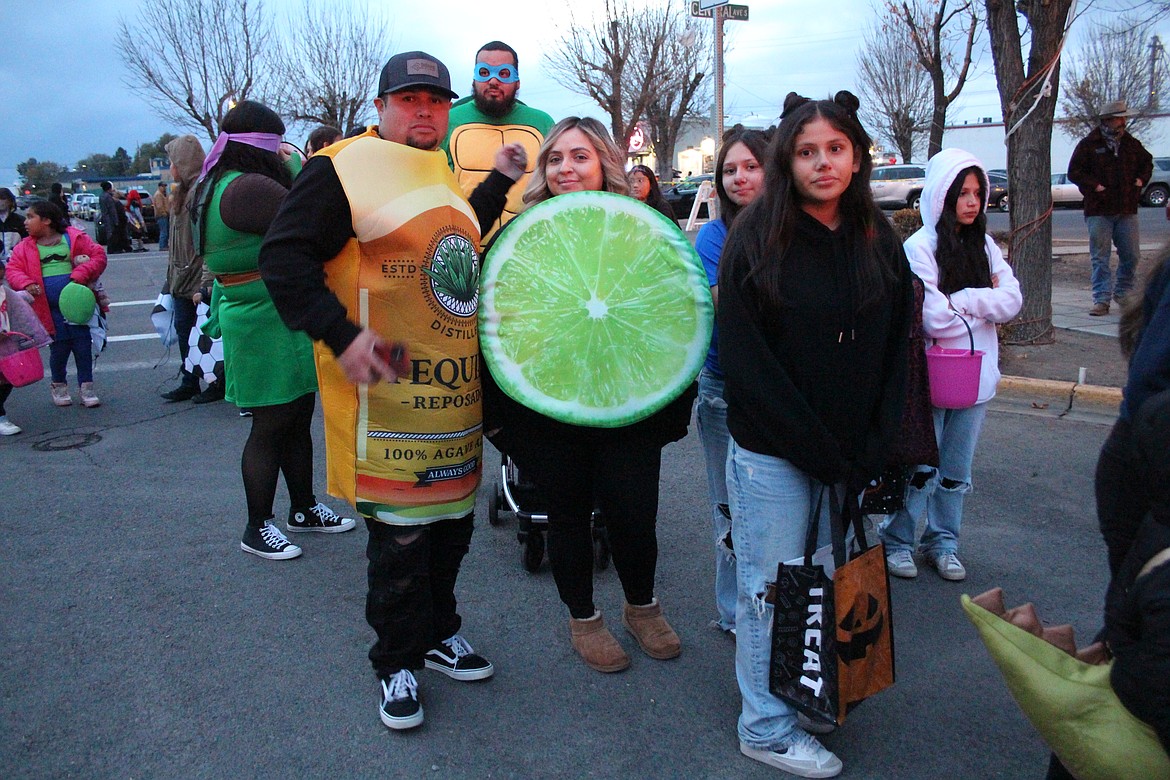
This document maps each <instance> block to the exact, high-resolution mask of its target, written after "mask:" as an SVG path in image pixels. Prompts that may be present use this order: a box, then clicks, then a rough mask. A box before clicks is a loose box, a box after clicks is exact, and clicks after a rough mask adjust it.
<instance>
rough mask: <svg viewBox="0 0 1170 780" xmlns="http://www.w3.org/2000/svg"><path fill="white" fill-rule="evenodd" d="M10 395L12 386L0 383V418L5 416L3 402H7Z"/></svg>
mask: <svg viewBox="0 0 1170 780" xmlns="http://www.w3.org/2000/svg"><path fill="white" fill-rule="evenodd" d="M10 395H12V385H10V384H8V383H6V382H0V417H3V416H4V415H5V411H4V402H5V401H7V400H8V396H10Z"/></svg>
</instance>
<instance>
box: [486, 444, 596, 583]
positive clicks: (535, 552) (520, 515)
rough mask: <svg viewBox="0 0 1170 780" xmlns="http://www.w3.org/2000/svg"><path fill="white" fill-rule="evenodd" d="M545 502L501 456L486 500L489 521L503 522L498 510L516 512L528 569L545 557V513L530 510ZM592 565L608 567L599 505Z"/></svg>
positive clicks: (508, 461)
mask: <svg viewBox="0 0 1170 780" xmlns="http://www.w3.org/2000/svg"><path fill="white" fill-rule="evenodd" d="M546 503H547V502H545V500H544V498H543V497H542V496H541V494H540V492H539V491H538V490H537V489H536V485H534V484H533V483H532V482H529V481H527V480H525V479H524V477H523V475H522V474H521V473H520V469H519V468H517V466H516V464H515V463H514V462H513V461H512V459H511V458H509V457H507V456H504V458H503V463H502V464H501V465H500V479H499V481H498V482H496V483H495V484H494V485H493V489H492V496H491V499H490V501H489V503H488V522H490V523H491V524H492V525H499V524H500V523H501V522H503V520H502V518H501V517H500V513H501V512H513V513H515V515H516V522H517V525H518V527H517V530H516V540H517V541H519V542H520V544H521V548H522V549H521V555H520V560H521V562H522V563H523V564H524V568H525V569H527V570H528V571H531V572H534V571H536V570H537V569H539V568H540V564H541V561H543V560H544V533H545V531H547V530H548V515H547V514H545V513H542V512H533V511H529V510H530V509H531V508H535V507H541V506H545V505H546ZM523 507H528V509H525V508H523ZM593 567H594V568H595V569H597V571H602V570H603V569H606V568H608V567H609V534H608V533H607V531H606V529H605V523H604V521H603V518H602V516H601V512H600V510H598V509H594V510H593Z"/></svg>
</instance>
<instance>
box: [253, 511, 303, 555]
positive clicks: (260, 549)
mask: <svg viewBox="0 0 1170 780" xmlns="http://www.w3.org/2000/svg"><path fill="white" fill-rule="evenodd" d="M240 549H241V550H243V551H244V552H250V553H252V554H253V555H259V556H260V557H261V558H267V559H268V560H270V561H283V560H287V559H289V558H296V557H297V556H298V555H300V554H301V548H300V547H297V546H296V545H295V544H293V543H292V542H290V541H289V540H288V539H285V538H284V534H282V533H281V532H280V529H279V528H277V527H276V526H275V525H273V523H272V521H271V520H265V521H264V525H262V526H260V527H259V528H256V527H255V526H253V525H251V524H248V526H247V527H245V528H244V538H243V540H242V541H241V542H240Z"/></svg>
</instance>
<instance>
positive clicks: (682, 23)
mask: <svg viewBox="0 0 1170 780" xmlns="http://www.w3.org/2000/svg"><path fill="white" fill-rule="evenodd" d="M668 13H670V14H671V15H672V17H673V18H672V20H671V22H672V23H671V24H670V26H669V27H668V28H667V29H666V30H665V37H664V41H663V44H664V45H663V48H662V58H663V69H664V71H665V73H666V74H667V81H666V83H665V84H664V85H663V87H662V90H661V92H660V94H659V96H658V98H657V99H656V100H654V101H652V102H651V103H650V104H649V105H648V106H647V108H646V120H647V122H648V123H649V125H650V135H651V141H652V142H653V144H654V159H655V162H656V164H657V167H658V178H659V179H664V178H665V179H672V178H674V148H675V145H676V144H677V143H678V136H679V133H680V132H681V130H682V126H683V123H684V122H687V121H689V120H694V119H697V118H698V117H697V115H696V112H695V110H694V109H695V106H697V105H705V104H706V103H707V102H708V101H709V100H710V97H711V86H712V83H713V82H712V80H711V79H710V78H708V77H707V74H708V73H710V72H711V69H712V66H713V63H712V60H713V58H714V51H713V48H712V42H711V39H712V38H713V37H714V34H713V31H712V29H711V26H710V25H705V24H693V23H692V22H691V19H690V17H689V16H688V15H687V14H686V13H685V12H684V11H683V10H682V7H681V6H679V7H676V10H675V11H668Z"/></svg>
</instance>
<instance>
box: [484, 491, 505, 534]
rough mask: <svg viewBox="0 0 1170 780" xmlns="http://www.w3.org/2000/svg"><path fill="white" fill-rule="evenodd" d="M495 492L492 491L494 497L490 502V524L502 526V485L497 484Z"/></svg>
mask: <svg viewBox="0 0 1170 780" xmlns="http://www.w3.org/2000/svg"><path fill="white" fill-rule="evenodd" d="M494 487H495V490H493V491H492V497H491V499H490V500H489V501H488V522H489V523H491V524H492V525H499V524H500V510H501V509H502V508H503V506H504V490H503V488H501V487H500V483H499V482H496V483H495V485H494Z"/></svg>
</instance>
